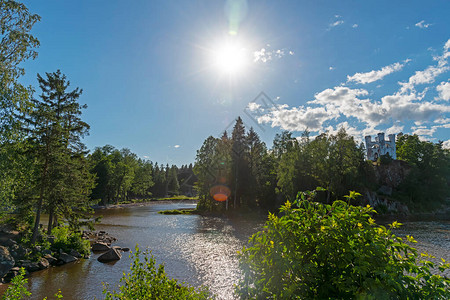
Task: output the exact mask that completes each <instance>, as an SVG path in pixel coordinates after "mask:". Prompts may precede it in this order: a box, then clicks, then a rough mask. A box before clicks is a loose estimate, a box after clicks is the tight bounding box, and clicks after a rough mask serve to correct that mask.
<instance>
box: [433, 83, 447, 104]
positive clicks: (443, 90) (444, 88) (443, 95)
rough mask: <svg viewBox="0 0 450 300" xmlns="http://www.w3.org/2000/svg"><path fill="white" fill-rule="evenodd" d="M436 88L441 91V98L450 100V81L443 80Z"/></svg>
mask: <svg viewBox="0 0 450 300" xmlns="http://www.w3.org/2000/svg"><path fill="white" fill-rule="evenodd" d="M436 90H437V91H438V93H439V98H440V99H443V100H447V101H449V100H450V81H447V82H445V81H443V82H441V84H439V85H438V86H437V87H436Z"/></svg>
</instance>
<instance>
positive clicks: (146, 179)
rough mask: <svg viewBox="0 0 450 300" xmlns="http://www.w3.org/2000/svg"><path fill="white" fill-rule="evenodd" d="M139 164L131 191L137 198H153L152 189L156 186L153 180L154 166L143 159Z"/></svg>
mask: <svg viewBox="0 0 450 300" xmlns="http://www.w3.org/2000/svg"><path fill="white" fill-rule="evenodd" d="M137 163H138V167H137V169H136V172H135V174H134V179H133V183H132V184H131V191H132V192H133V194H134V195H135V196H139V197H144V198H146V197H148V196H151V194H152V193H151V192H150V188H151V187H152V186H153V185H154V182H153V179H152V172H153V165H152V163H151V162H150V161H147V160H141V159H139V160H138V161H137Z"/></svg>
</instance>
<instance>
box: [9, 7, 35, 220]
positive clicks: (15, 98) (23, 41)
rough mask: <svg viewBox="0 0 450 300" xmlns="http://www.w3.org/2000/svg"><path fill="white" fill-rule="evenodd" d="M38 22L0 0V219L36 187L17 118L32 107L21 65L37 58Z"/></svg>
mask: <svg viewBox="0 0 450 300" xmlns="http://www.w3.org/2000/svg"><path fill="white" fill-rule="evenodd" d="M39 20H40V17H39V16H38V15H35V14H32V13H31V12H30V11H29V10H28V8H27V7H26V6H25V5H24V4H22V3H19V2H16V1H8V0H0V28H1V30H0V174H2V176H1V178H0V218H1V217H2V215H4V214H6V213H10V212H11V211H14V210H17V208H18V206H19V204H20V203H22V202H25V203H28V202H29V191H30V189H32V187H33V184H34V182H33V176H32V175H33V173H32V168H31V167H30V164H31V163H32V159H29V157H27V156H26V155H24V151H25V150H26V148H27V145H26V143H25V142H24V140H23V138H24V135H23V132H21V130H20V128H21V125H22V124H21V122H20V118H18V116H19V115H20V114H23V113H25V112H26V111H27V110H28V109H29V108H30V105H31V103H30V97H31V95H32V92H33V90H32V88H31V87H25V86H23V85H22V84H21V83H20V77H21V76H22V75H23V74H24V73H25V71H24V69H23V68H22V67H21V66H20V64H21V63H22V62H24V61H26V60H27V59H30V58H31V59H34V58H36V56H37V52H36V51H35V49H36V48H37V47H39V41H38V40H37V39H36V38H35V37H34V36H33V35H31V34H30V32H31V29H32V28H33V26H34V24H35V23H36V22H38V21H39Z"/></svg>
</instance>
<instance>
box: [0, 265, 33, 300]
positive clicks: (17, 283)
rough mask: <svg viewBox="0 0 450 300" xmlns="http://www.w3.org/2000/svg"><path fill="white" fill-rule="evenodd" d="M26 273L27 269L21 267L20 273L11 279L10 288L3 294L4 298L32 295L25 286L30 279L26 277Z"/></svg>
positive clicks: (10, 298) (22, 297) (10, 299)
mask: <svg viewBox="0 0 450 300" xmlns="http://www.w3.org/2000/svg"><path fill="white" fill-rule="evenodd" d="M24 275H25V269H24V268H20V271H19V275H17V276H16V277H14V278H13V279H12V280H11V283H10V285H9V287H8V289H7V290H6V291H5V293H4V294H3V296H2V300H19V299H24V298H25V297H29V296H31V293H30V292H29V291H28V290H27V289H26V287H25V285H26V284H27V283H28V279H25V278H24Z"/></svg>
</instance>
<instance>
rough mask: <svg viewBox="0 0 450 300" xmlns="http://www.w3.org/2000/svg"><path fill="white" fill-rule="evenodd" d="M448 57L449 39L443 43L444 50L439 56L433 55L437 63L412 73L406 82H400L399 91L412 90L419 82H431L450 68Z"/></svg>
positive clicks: (449, 49) (449, 50)
mask: <svg viewBox="0 0 450 300" xmlns="http://www.w3.org/2000/svg"><path fill="white" fill-rule="evenodd" d="M449 57H450V39H449V40H448V41H447V42H446V43H445V45H444V50H443V52H442V55H441V56H437V57H434V60H436V61H437V65H434V66H428V67H427V68H425V70H422V71H416V72H415V73H414V75H412V76H411V77H409V79H408V81H407V82H400V83H399V84H400V85H401V86H402V88H401V92H402V93H406V92H408V91H414V89H415V87H416V86H417V85H419V84H429V83H433V82H434V81H435V79H436V77H438V76H439V75H441V74H443V73H445V72H447V71H448V70H450V67H449V66H448V61H447V59H448V58H449Z"/></svg>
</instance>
